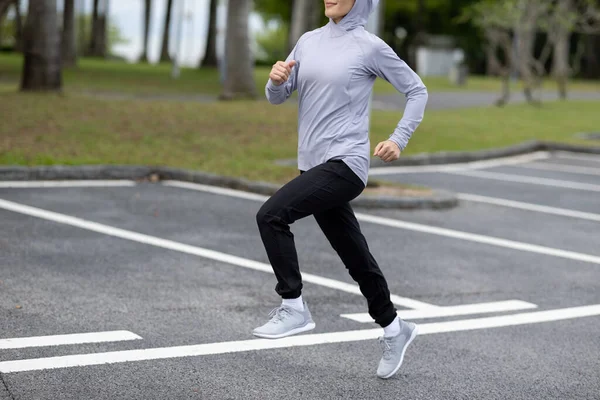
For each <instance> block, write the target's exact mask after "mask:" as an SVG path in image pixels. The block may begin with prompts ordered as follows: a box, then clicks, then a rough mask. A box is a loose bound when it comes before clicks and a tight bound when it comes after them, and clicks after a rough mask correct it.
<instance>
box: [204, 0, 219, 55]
mask: <svg viewBox="0 0 600 400" xmlns="http://www.w3.org/2000/svg"><path fill="white" fill-rule="evenodd" d="M218 6H219V0H210V17H209V21H208V35H207V38H206V51H205V52H204V60H203V61H202V63H201V67H217V66H218V63H219V61H218V59H217V7H218Z"/></svg>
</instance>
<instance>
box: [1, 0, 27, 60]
mask: <svg viewBox="0 0 600 400" xmlns="http://www.w3.org/2000/svg"><path fill="white" fill-rule="evenodd" d="M11 5H12V6H13V9H14V11H15V15H14V18H13V19H12V20H9V21H7V22H6V24H4V22H5V19H6V16H7V14H8V11H9V9H10V6H11ZM4 38H10V39H8V42H9V43H10V45H9V46H10V47H12V48H13V49H14V50H16V51H22V50H23V45H22V42H23V19H22V17H21V1H20V0H0V48H2V46H3V42H5V41H6V39H4Z"/></svg>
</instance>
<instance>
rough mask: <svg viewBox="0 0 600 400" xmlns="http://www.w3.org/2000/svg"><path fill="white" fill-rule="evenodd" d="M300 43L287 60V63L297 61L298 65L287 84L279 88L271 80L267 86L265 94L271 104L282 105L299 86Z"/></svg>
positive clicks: (293, 69)
mask: <svg viewBox="0 0 600 400" xmlns="http://www.w3.org/2000/svg"><path fill="white" fill-rule="evenodd" d="M299 44H300V41H298V43H297V44H296V46H295V47H294V49H293V50H292V52H291V53H290V55H289V56H288V57H287V59H286V60H285V62H286V63H288V62H290V61H292V60H295V61H296V65H295V66H294V68H292V73H291V74H290V77H289V78H288V80H287V82H285V83H283V84H281V85H279V86H277V85H275V84H274V83H273V81H272V80H271V79H270V78H269V81H268V82H267V86H266V87H265V94H266V95H267V100H269V103H271V104H282V103H283V102H285V101H286V100H287V99H289V97H290V96H291V95H292V93H293V92H294V90H296V88H297V85H298V68H299V67H300V61H299V60H298V51H297V49H298V46H299Z"/></svg>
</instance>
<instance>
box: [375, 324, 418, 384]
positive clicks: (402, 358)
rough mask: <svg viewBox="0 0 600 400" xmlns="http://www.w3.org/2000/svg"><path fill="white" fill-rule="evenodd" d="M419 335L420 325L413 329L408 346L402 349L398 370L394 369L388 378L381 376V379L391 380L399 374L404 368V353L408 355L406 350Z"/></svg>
mask: <svg viewBox="0 0 600 400" xmlns="http://www.w3.org/2000/svg"><path fill="white" fill-rule="evenodd" d="M418 334H419V325H415V329H413V331H412V333H411V334H410V338H409V339H408V342H406V346H404V348H403V349H402V354H401V355H400V362H399V363H398V366H396V368H394V370H393V371H392V372H390V373H389V374H387V375H386V376H380V378H381V379H388V378H391V377H392V376H394V375H395V374H396V372H398V370H399V369H400V367H401V366H402V362H403V361H404V353H406V349H408V346H410V344H411V343H412V341H413V340H415V338H416V337H417V335H418Z"/></svg>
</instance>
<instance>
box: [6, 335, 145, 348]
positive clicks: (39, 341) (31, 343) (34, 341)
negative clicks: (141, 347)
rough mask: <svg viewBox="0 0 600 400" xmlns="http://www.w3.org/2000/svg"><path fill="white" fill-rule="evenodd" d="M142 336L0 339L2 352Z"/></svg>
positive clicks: (67, 336)
mask: <svg viewBox="0 0 600 400" xmlns="http://www.w3.org/2000/svg"><path fill="white" fill-rule="evenodd" d="M138 339H142V338H141V336H138V335H136V334H135V333H132V332H129V331H109V332H91V333H74V334H68V335H52V336H32V337H23V338H13V339H0V350H7V349H23V348H26V347H46V346H63V345H69V344H82V343H103V342H120V341H125V340H138Z"/></svg>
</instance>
